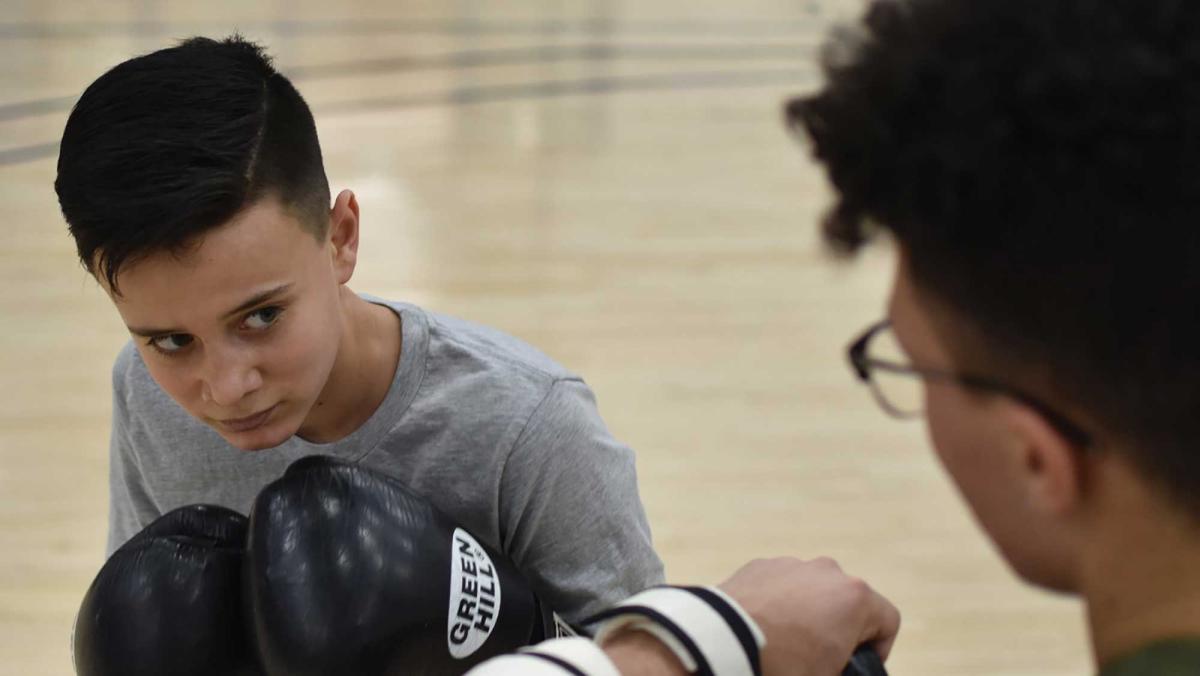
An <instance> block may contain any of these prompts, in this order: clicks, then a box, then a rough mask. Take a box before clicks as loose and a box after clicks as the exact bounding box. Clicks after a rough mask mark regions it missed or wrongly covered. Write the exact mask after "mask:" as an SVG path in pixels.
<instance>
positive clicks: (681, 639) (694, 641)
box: [588, 587, 766, 676]
mask: <svg viewBox="0 0 1200 676" xmlns="http://www.w3.org/2000/svg"><path fill="white" fill-rule="evenodd" d="M593 623H599V627H598V629H597V632H596V643H598V644H600V645H603V644H604V641H605V639H607V638H609V637H611V636H612V635H614V634H616V633H617V632H620V631H628V630H631V629H632V630H639V631H646V632H648V633H650V634H652V635H653V636H655V637H656V638H658V639H659V640H660V641H662V643H663V645H665V646H666V647H667V648H669V649H671V651H672V652H674V653H675V655H676V656H677V657H678V658H679V661H680V663H681V664H682V665H683V666H684V668H685V669H687V670H688V671H689V672H691V673H695V674H698V676H761V674H762V667H761V665H760V661H759V653H760V652H761V650H762V648H763V646H764V645H766V638H765V637H764V636H763V633H762V630H760V629H759V628H758V625H757V624H755V623H754V620H752V619H751V618H750V616H749V615H748V614H746V612H745V611H744V610H742V608H741V607H740V606H738V604H737V603H736V602H735V601H734V600H733V599H731V598H730V597H729V596H727V595H726V594H725V593H724V592H722V591H721V590H719V589H716V588H715V587H655V588H653V589H648V590H646V591H644V592H641V593H640V594H636V595H634V596H632V597H630V598H629V599H627V600H625V601H623V602H622V603H620V604H618V605H617V606H614V607H613V608H611V609H609V610H606V611H603V612H601V613H600V614H598V615H596V616H595V617H593V618H591V619H590V620H589V621H588V624H593Z"/></svg>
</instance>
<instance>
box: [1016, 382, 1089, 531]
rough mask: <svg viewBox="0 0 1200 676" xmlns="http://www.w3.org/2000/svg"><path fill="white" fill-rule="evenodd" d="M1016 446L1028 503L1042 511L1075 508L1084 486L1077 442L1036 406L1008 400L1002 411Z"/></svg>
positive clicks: (1083, 464) (1084, 466)
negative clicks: (1035, 407)
mask: <svg viewBox="0 0 1200 676" xmlns="http://www.w3.org/2000/svg"><path fill="white" fill-rule="evenodd" d="M1003 415H1004V416H1005V423H1006V424H1007V426H1008V428H1009V430H1010V432H1011V433H1012V439H1013V441H1014V442H1015V444H1016V446H1015V448H1014V449H1013V452H1014V453H1016V455H1015V456H1014V461H1015V462H1017V463H1018V467H1017V472H1018V475H1019V476H1021V477H1022V478H1023V479H1024V480H1025V487H1026V494H1027V496H1028V498H1029V502H1030V504H1031V506H1033V507H1034V508H1035V509H1037V510H1038V511H1040V512H1042V513H1045V514H1052V515H1056V516H1063V515H1066V514H1068V513H1070V512H1072V511H1074V510H1075V509H1076V508H1077V507H1078V506H1079V504H1080V501H1081V500H1082V499H1083V496H1084V490H1085V488H1086V478H1087V477H1086V476H1085V473H1086V469H1087V464H1086V462H1085V458H1084V456H1083V454H1082V453H1081V450H1082V449H1080V448H1079V447H1078V446H1076V445H1075V444H1073V443H1072V442H1071V441H1070V440H1069V439H1068V438H1067V437H1066V436H1064V435H1063V433H1062V432H1060V431H1059V430H1058V428H1057V427H1055V426H1054V425H1053V424H1051V423H1050V421H1049V420H1048V419H1047V418H1046V417H1045V416H1043V415H1042V414H1041V413H1039V412H1038V411H1037V410H1035V409H1033V408H1031V407H1029V406H1027V405H1025V404H1022V403H1020V402H1015V401H1014V402H1010V403H1009V405H1007V406H1006V407H1005V411H1004V413H1003Z"/></svg>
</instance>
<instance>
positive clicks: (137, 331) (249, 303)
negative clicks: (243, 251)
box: [129, 282, 292, 338]
mask: <svg viewBox="0 0 1200 676" xmlns="http://www.w3.org/2000/svg"><path fill="white" fill-rule="evenodd" d="M291 288H292V285H291V283H290V282H289V283H287V284H280V285H279V286H276V287H274V288H271V289H267V290H266V291H263V292H261V293H256V294H254V295H253V296H251V297H250V298H248V299H246V301H245V302H244V303H242V304H241V305H238V306H237V307H235V308H233V309H232V310H230V311H229V312H226V313H225V316H224V317H222V318H223V319H228V318H230V317H232V316H234V315H238V314H241V313H243V312H245V311H246V310H249V309H250V308H252V307H254V306H255V305H258V304H260V303H264V302H266V301H268V300H271V299H272V298H275V297H276V296H281V295H283V294H285V293H287V292H288V291H289V290H290V289H291ZM129 332H130V333H132V334H133V335H135V336H142V337H143V338H152V337H154V336H166V335H170V334H172V333H183V331H181V330H180V329H152V328H142V327H138V326H130V327H129Z"/></svg>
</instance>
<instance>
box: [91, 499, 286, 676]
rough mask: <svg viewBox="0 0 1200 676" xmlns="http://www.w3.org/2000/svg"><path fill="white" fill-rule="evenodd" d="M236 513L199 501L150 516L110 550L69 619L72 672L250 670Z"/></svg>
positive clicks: (189, 674) (242, 528)
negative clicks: (72, 623) (71, 625)
mask: <svg viewBox="0 0 1200 676" xmlns="http://www.w3.org/2000/svg"><path fill="white" fill-rule="evenodd" d="M246 524H247V522H246V517H244V516H242V515H241V514H238V513H237V512H234V511H232V510H228V509H225V508H223V507H214V506H208V505H192V506H189V507H181V508H179V509H176V510H174V511H171V512H168V513H166V514H164V515H163V516H161V517H159V518H158V519H157V520H155V521H154V523H152V524H150V525H149V526H147V527H146V528H145V529H144V530H142V531H141V532H140V533H138V534H137V535H135V536H133V537H132V538H130V539H129V541H128V542H126V543H125V544H124V545H122V546H121V548H120V549H118V550H117V551H115V552H113V555H112V556H110V557H109V559H108V561H107V562H106V563H105V564H104V567H103V568H101V569H100V573H99V574H98V575H97V576H96V579H95V581H93V582H92V586H91V587H90V588H89V589H88V591H87V594H86V595H85V596H84V598H83V604H82V605H81V606H80V608H79V615H78V616H77V617H76V619H75V632H74V639H73V643H74V647H73V650H74V655H75V672H76V673H77V674H79V676H107V675H110V674H120V675H121V676H142V675H145V676H161V675H163V674H171V675H172V676H193V675H195V676H201V675H205V676H251V675H255V674H260V673H262V672H261V671H260V670H259V669H258V666H257V663H256V661H255V659H254V657H253V655H252V653H251V652H250V651H249V649H248V646H247V642H246V631H245V626H244V622H243V615H242V606H241V572H242V557H243V553H244V546H245V539H246Z"/></svg>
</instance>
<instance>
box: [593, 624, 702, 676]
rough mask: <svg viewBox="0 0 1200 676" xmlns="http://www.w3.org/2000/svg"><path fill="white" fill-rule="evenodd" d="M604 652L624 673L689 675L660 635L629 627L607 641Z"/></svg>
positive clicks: (638, 675)
mask: <svg viewBox="0 0 1200 676" xmlns="http://www.w3.org/2000/svg"><path fill="white" fill-rule="evenodd" d="M604 652H605V653H606V654H607V655H608V658H609V659H611V660H612V662H613V664H614V665H616V667H617V670H618V671H620V672H621V675H622V676H676V675H678V676H686V674H687V672H686V671H684V669H683V665H681V664H680V663H679V660H678V659H677V658H676V657H675V655H674V654H673V653H672V652H671V651H670V650H668V649H667V647H666V646H664V645H663V644H662V643H661V642H659V641H658V639H656V638H654V637H653V636H651V635H649V634H646V633H643V632H640V631H627V632H624V633H622V634H619V635H617V636H614V637H613V638H612V639H610V640H608V641H606V642H605V644H604Z"/></svg>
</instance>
